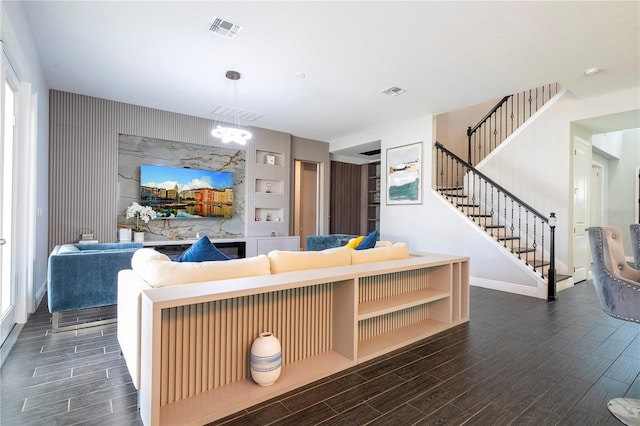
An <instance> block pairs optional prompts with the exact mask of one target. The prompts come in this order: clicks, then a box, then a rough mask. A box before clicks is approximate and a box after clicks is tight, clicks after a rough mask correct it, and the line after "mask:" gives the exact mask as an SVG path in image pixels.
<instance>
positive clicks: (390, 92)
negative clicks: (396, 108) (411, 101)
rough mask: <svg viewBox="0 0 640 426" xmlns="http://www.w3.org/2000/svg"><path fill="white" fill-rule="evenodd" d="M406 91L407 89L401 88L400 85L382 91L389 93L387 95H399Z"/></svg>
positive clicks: (384, 93)
mask: <svg viewBox="0 0 640 426" xmlns="http://www.w3.org/2000/svg"><path fill="white" fill-rule="evenodd" d="M404 92H406V90H404V89H401V88H399V87H396V86H393V87H389V88H388V89H384V90H383V91H382V92H380V93H382V94H383V95H387V96H398V95H401V94H403V93H404Z"/></svg>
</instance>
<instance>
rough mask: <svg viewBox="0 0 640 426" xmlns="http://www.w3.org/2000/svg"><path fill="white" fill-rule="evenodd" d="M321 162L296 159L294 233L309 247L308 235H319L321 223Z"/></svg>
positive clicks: (305, 247)
mask: <svg viewBox="0 0 640 426" xmlns="http://www.w3.org/2000/svg"><path fill="white" fill-rule="evenodd" d="M320 174H321V173H320V163H314V162H309V161H301V160H296V161H295V172H294V207H293V235H297V236H299V237H300V248H301V249H302V250H306V249H307V236H308V235H317V234H318V231H319V228H320V223H319V218H320V215H319V213H318V211H319V208H320Z"/></svg>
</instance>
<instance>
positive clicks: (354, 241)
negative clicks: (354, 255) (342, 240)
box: [346, 235, 364, 250]
mask: <svg viewBox="0 0 640 426" xmlns="http://www.w3.org/2000/svg"><path fill="white" fill-rule="evenodd" d="M362 240H364V235H360V236H359V237H356V238H352V239H350V240H349V242H348V243H347V245H346V247H347V248H350V249H351V250H355V248H356V247H358V246H359V245H360V243H361V242H362Z"/></svg>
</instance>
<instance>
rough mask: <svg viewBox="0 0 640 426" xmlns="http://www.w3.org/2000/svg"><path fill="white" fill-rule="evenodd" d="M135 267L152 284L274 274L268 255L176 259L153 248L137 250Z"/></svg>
mask: <svg viewBox="0 0 640 426" xmlns="http://www.w3.org/2000/svg"><path fill="white" fill-rule="evenodd" d="M131 266H132V269H133V270H134V271H135V272H136V273H137V274H138V275H140V276H141V277H142V279H144V280H145V281H146V282H147V284H149V285H150V286H151V287H164V286H169V285H180V284H192V283H200V282H207V281H218V280H226V279H230V278H243V277H253V276H257V275H269V274H271V269H270V265H269V259H267V256H265V255H260V256H256V257H249V258H246V259H232V260H225V261H223V262H221V261H217V262H216V261H212V262H172V261H171V259H169V257H168V256H166V255H164V254H162V253H159V252H157V251H155V250H153V249H150V248H143V249H140V250H138V251H136V252H135V253H134V255H133V258H132V259H131Z"/></svg>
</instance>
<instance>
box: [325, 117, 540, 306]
mask: <svg viewBox="0 0 640 426" xmlns="http://www.w3.org/2000/svg"><path fill="white" fill-rule="evenodd" d="M376 139H379V140H380V141H381V151H382V163H381V164H382V169H383V170H385V169H386V150H387V149H388V148H392V147H395V146H401V145H406V144H410V143H415V142H420V141H422V142H423V159H422V160H423V172H422V178H423V181H424V182H423V194H422V200H423V201H422V204H420V205H390V206H388V205H386V192H385V191H384V190H383V191H382V192H381V207H380V236H381V239H382V240H391V241H405V242H407V243H408V244H409V249H410V250H411V251H422V252H437V253H447V254H453V255H460V256H468V257H469V258H470V259H471V261H470V270H471V272H470V273H471V276H472V277H473V284H475V285H482V286H485V287H490V288H500V289H507V290H509V291H512V292H514V293H519V294H526V295H529V296H538V297H545V295H542V294H538V292H539V291H540V290H539V289H538V287H539V284H540V282H541V281H540V280H538V279H536V278H535V276H534V275H532V274H531V273H530V272H529V271H528V270H527V268H526V266H524V265H522V264H521V263H519V261H517V260H516V259H515V257H514V256H513V255H511V254H510V253H507V252H506V251H505V250H503V249H502V248H501V247H499V246H498V245H497V243H496V242H495V241H493V240H492V239H491V238H490V237H488V236H487V235H485V234H484V232H483V231H481V230H480V228H478V227H477V226H476V225H474V224H473V223H471V222H470V221H469V220H468V219H467V218H466V217H465V216H464V215H462V214H461V213H459V212H458V211H457V210H456V209H455V208H453V207H452V206H451V205H450V204H449V203H448V202H446V201H445V200H444V199H443V198H442V197H441V196H440V195H439V194H437V193H436V192H435V191H433V190H432V189H431V182H432V171H433V166H432V164H433V160H432V158H433V149H434V148H433V146H434V128H433V116H432V115H425V116H421V117H417V118H414V119H408V120H404V121H397V122H389V123H384V124H381V125H380V126H378V127H377V128H374V129H369V130H367V131H364V132H361V133H358V134H351V135H347V136H345V137H342V138H340V139H336V140H334V141H332V142H331V150H332V151H333V150H334V149H341V148H344V147H347V146H349V145H347V144H353V145H359V144H362V143H365V142H367V141H370V140H376ZM381 187H382V188H386V177H385V175H384V173H383V176H382V182H381ZM498 266H499V267H498Z"/></svg>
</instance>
